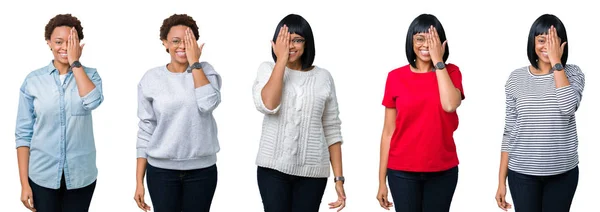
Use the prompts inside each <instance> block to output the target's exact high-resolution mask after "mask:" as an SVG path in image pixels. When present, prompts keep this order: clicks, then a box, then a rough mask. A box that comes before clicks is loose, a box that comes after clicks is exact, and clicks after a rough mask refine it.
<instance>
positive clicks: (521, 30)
mask: <svg viewBox="0 0 600 212" xmlns="http://www.w3.org/2000/svg"><path fill="white" fill-rule="evenodd" d="M11 4H12V5H10V6H9V5H7V4H4V5H3V6H2V7H1V8H0V21H1V22H2V23H1V25H0V26H2V27H3V29H2V32H1V33H0V41H2V51H0V55H1V56H0V60H1V61H0V64H2V66H3V67H2V70H3V72H2V75H1V76H2V77H0V86H1V87H0V92H1V93H0V95H1V96H0V99H2V100H3V101H2V104H0V106H1V109H0V117H2V119H0V129H1V134H0V141H1V142H0V161H1V163H2V166H3V167H4V168H3V174H2V175H0V188H1V189H0V199H1V200H2V201H1V202H2V203H1V204H0V211H26V209H25V208H24V207H23V206H22V204H21V203H20V201H19V197H20V185H19V179H18V169H17V161H16V151H15V143H14V126H15V118H16V112H17V100H18V93H19V92H18V91H19V86H20V85H21V82H22V81H23V79H24V77H25V76H26V75H27V74H28V73H29V72H30V71H32V70H35V69H37V68H39V67H42V66H45V65H47V64H48V63H49V62H50V60H51V59H52V54H51V52H50V50H49V49H48V47H47V46H46V43H45V41H44V37H43V35H44V26H45V24H46V23H47V22H48V20H49V19H50V18H52V17H53V16H54V15H56V14H59V13H72V14H73V15H75V16H76V17H78V18H79V19H80V20H81V21H82V24H83V27H84V34H85V39H84V40H83V42H84V43H86V46H85V49H84V52H83V56H82V58H81V61H82V63H83V64H85V65H86V66H90V67H95V68H97V69H98V71H99V73H100V75H101V77H102V80H103V85H104V86H103V87H104V96H105V102H104V103H103V104H102V105H101V106H100V107H99V108H98V109H97V110H95V111H94V112H93V116H94V131H95V132H94V133H95V139H96V147H97V165H98V169H99V176H98V182H97V187H96V191H95V193H94V198H93V201H92V204H91V208H90V211H138V210H139V209H138V208H137V206H136V204H135V202H134V201H133V193H134V191H135V159H136V158H135V157H136V156H135V152H136V150H135V142H136V132H137V122H138V119H137V116H136V112H137V110H136V109H137V102H136V95H137V91H136V85H137V83H138V82H139V80H140V78H141V77H142V75H143V74H144V73H145V72H146V70H148V69H150V68H152V67H155V66H159V65H164V64H166V63H167V62H168V61H169V56H168V54H167V53H166V52H165V50H164V48H163V46H162V45H161V42H160V40H159V28H160V25H161V24H162V20H163V19H165V18H167V17H168V16H170V15H172V14H174V13H187V14H189V15H191V16H192V17H194V19H195V20H196V21H197V22H198V25H199V26H200V34H201V37H200V41H201V42H205V43H206V45H205V47H204V52H203V55H202V58H201V60H203V61H208V62H210V63H211V64H212V65H213V66H214V67H215V69H216V70H217V71H218V72H220V73H221V75H222V77H223V88H222V91H221V92H222V103H221V105H220V106H219V107H218V108H217V110H215V112H214V113H215V117H216V120H217V124H218V127H219V139H220V144H221V147H222V149H221V152H220V153H218V162H217V166H218V172H219V181H218V186H217V190H216V194H215V197H214V201H213V205H212V209H213V210H212V211H218V212H221V211H261V210H262V203H261V199H260V195H259V192H258V187H257V185H256V166H255V165H254V159H255V156H256V152H257V149H258V140H259V136H260V127H261V121H262V115H261V114H260V113H259V112H257V111H256V110H255V108H254V105H253V102H252V97H251V86H252V83H253V80H254V77H255V74H256V70H257V68H258V66H259V64H260V63H261V62H262V61H266V60H272V59H271V51H270V42H269V40H270V39H271V38H272V36H273V33H274V30H275V27H276V25H277V23H278V22H279V21H280V20H281V19H282V18H283V17H284V16H285V15H287V14H289V13H297V14H300V15H302V16H304V17H305V18H306V19H307V20H308V21H309V23H310V24H311V26H312V29H313V32H314V35H315V39H316V50H317V51H316V53H317V56H316V59H315V64H316V65H318V66H321V67H323V68H326V69H328V70H329V71H330V72H331V73H332V75H333V77H334V79H335V82H336V86H337V90H338V98H339V99H338V101H339V103H340V111H341V115H340V116H341V119H342V121H343V124H342V133H343V136H344V140H345V143H344V145H343V159H344V160H343V162H344V174H345V176H346V179H347V182H346V185H345V187H346V193H347V196H348V199H347V207H346V209H345V210H344V211H348V212H355V211H360V212H365V211H383V209H381V208H380V207H379V205H378V203H377V201H376V200H375V194H376V192H377V186H378V181H377V172H378V163H379V142H380V140H379V139H380V136H381V130H382V127H383V114H384V108H383V106H381V99H382V96H383V89H384V84H385V80H386V76H387V73H388V72H389V71H390V70H392V69H394V68H397V67H400V66H402V65H405V64H407V61H406V57H405V54H404V45H405V44H404V40H405V36H406V31H407V29H408V25H409V24H410V22H411V21H412V20H413V19H414V18H415V17H416V16H417V15H419V14H421V13H431V14H434V15H436V16H437V17H438V18H439V19H440V21H441V22H442V24H443V26H444V27H445V30H446V35H447V38H448V43H449V47H450V57H449V60H448V61H449V62H451V63H455V64H457V65H458V66H459V67H460V68H461V71H462V73H463V85H464V89H465V96H466V99H465V100H464V101H463V104H462V106H461V107H460V108H459V109H458V114H459V118H460V126H459V128H458V130H457V131H456V133H455V140H456V145H457V150H458V155H459V160H460V166H459V167H460V174H459V182H458V187H457V189H456V193H455V195H454V201H453V203H452V209H451V211H460V212H462V211H500V209H498V208H497V206H496V203H495V200H494V195H495V192H496V188H497V170H498V162H499V158H500V143H501V138H502V130H503V127H504V83H505V81H506V79H507V77H508V75H509V73H510V72H511V71H512V70H514V69H516V68H518V67H522V66H525V65H527V64H528V60H527V56H526V41H527V35H528V32H529V27H530V26H531V24H532V23H533V21H534V20H535V19H536V18H537V17H538V16H540V15H541V14H543V13H553V14H556V15H557V16H558V17H559V18H561V19H562V21H563V22H564V24H565V25H566V28H567V32H568V36H569V47H570V48H569V50H570V52H569V60H568V63H572V64H577V65H579V66H580V67H581V68H582V70H583V72H584V73H585V75H586V87H585V91H584V94H583V96H584V97H583V101H582V103H581V107H580V108H579V111H578V112H577V113H576V115H577V121H578V123H577V126H578V132H579V154H580V161H581V162H580V170H581V171H580V181H579V187H578V188H577V193H576V195H575V199H574V202H573V206H572V211H594V210H596V209H594V208H597V206H596V205H597V203H596V201H597V197H598V196H597V195H598V194H597V190H600V181H599V180H598V178H599V177H600V172H599V171H598V162H600V156H599V154H597V151H598V149H600V143H599V142H598V141H599V140H600V139H599V138H600V136H598V134H597V132H596V133H594V132H593V131H594V130H596V128H597V127H598V126H599V125H598V123H597V120H598V118H599V112H598V110H597V109H596V108H597V105H598V104H597V102H598V100H597V98H598V94H599V93H600V88H599V86H598V79H599V78H600V75H599V74H598V72H597V71H598V65H597V63H596V62H597V59H598V53H597V51H598V49H599V48H600V45H599V44H598V39H597V36H598V34H599V31H598V27H597V26H596V24H597V21H594V19H592V18H591V17H592V15H591V14H593V12H595V11H593V10H592V8H593V7H592V6H591V4H592V3H591V1H588V2H585V3H584V2H580V1H556V2H548V1H542V2H540V1H531V2H530V1H516V2H506V1H498V2H489V1H485V2H481V3H480V2H477V3H466V2H450V1H432V0H430V1H389V2H387V1H361V2H353V3H351V2H349V1H269V2H267V1H260V2H259V1H192V0H188V1H152V2H150V1H144V2H143V3H142V2H135V3H134V2H130V1H94V2H84V1H38V2H36V3H32V2H31V1H12V2H11ZM595 20H598V19H595ZM594 197H596V198H594ZM335 199H336V195H335V191H334V188H333V180H331V179H330V181H329V184H328V187H327V189H326V193H325V195H324V198H323V203H322V206H321V211H328V210H327V203H329V202H330V201H333V200H335ZM508 199H509V200H510V195H508ZM146 200H147V201H148V203H150V197H149V195H148V194H146Z"/></svg>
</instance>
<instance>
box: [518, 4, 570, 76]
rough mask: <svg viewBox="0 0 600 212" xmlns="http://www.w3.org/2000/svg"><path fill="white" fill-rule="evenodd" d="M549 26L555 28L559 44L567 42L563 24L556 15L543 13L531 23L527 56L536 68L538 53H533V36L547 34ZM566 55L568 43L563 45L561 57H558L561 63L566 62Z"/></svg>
mask: <svg viewBox="0 0 600 212" xmlns="http://www.w3.org/2000/svg"><path fill="white" fill-rule="evenodd" d="M550 26H554V28H556V33H557V34H558V37H559V38H560V44H561V45H562V43H564V42H567V30H566V29H565V25H563V23H562V21H560V19H558V17H556V16H555V15H551V14H544V15H542V16H540V17H539V18H537V19H536V20H535V21H534V22H533V24H532V25H531V29H530V30H529V38H528V39H527V57H528V58H529V63H531V66H533V67H535V68H536V69H539V67H538V63H537V60H538V55H537V54H536V53H535V36H538V35H546V34H548V29H550ZM568 56H569V43H567V44H566V45H565V49H564V50H563V54H562V58H560V63H561V64H562V65H565V64H567V57H568ZM550 65H554V64H550Z"/></svg>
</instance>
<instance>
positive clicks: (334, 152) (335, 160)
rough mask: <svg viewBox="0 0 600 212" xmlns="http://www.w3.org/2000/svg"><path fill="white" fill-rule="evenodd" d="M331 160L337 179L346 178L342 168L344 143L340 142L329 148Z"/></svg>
mask: <svg viewBox="0 0 600 212" xmlns="http://www.w3.org/2000/svg"><path fill="white" fill-rule="evenodd" d="M329 160H330V161H331V168H332V169H333V175H334V176H335V177H340V176H344V171H343V168H342V143H340V142H338V143H335V144H333V145H331V146H329Z"/></svg>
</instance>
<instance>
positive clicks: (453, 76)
mask: <svg viewBox="0 0 600 212" xmlns="http://www.w3.org/2000/svg"><path fill="white" fill-rule="evenodd" d="M447 70H448V75H450V80H452V84H453V85H454V87H456V88H458V90H460V95H461V99H465V92H464V90H463V85H462V73H460V69H459V68H458V66H456V65H452V64H449V65H448V69H447Z"/></svg>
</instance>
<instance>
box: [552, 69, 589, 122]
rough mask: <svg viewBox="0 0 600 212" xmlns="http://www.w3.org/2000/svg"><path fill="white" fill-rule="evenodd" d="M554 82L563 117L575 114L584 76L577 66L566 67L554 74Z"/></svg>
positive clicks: (581, 92)
mask: <svg viewBox="0 0 600 212" xmlns="http://www.w3.org/2000/svg"><path fill="white" fill-rule="evenodd" d="M567 75H568V76H567ZM554 81H555V84H556V97H557V100H558V104H559V107H560V111H561V112H562V113H563V114H565V115H572V114H575V111H577V109H578V108H579V103H580V102H581V98H582V94H583V88H584V87H585V75H584V74H583V72H581V70H580V69H579V67H578V66H574V65H573V66H567V68H565V70H563V71H555V72H554Z"/></svg>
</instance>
